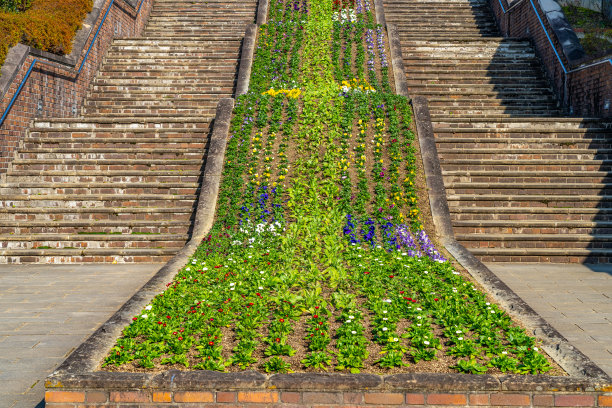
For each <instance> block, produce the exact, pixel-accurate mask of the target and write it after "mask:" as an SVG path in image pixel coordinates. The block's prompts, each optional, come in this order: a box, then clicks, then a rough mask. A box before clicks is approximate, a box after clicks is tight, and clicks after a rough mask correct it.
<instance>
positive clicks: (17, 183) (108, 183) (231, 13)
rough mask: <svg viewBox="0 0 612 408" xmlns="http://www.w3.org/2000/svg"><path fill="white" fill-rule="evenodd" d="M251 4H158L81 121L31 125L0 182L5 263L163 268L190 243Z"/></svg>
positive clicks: (210, 0)
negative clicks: (212, 137)
mask: <svg viewBox="0 0 612 408" xmlns="http://www.w3.org/2000/svg"><path fill="white" fill-rule="evenodd" d="M255 12H256V1H255V0H246V1H240V2H236V1H229V2H228V1H220V0H206V1H204V0H155V4H154V6H153V9H152V11H151V15H150V18H149V22H148V25H147V27H146V29H145V31H144V33H143V35H142V37H140V38H125V39H117V40H115V41H114V42H113V44H112V45H111V47H110V48H109V50H108V51H107V54H106V56H105V59H104V62H103V64H102V67H101V69H100V72H99V73H98V75H97V77H96V78H95V80H94V81H93V83H92V84H91V86H90V89H89V92H88V96H87V98H86V102H85V104H84V107H83V112H82V113H83V116H82V117H80V118H70V119H66V118H64V119H41V120H37V121H36V122H35V123H34V124H33V126H32V127H31V128H30V131H29V134H28V136H27V137H26V139H25V140H24V141H23V142H22V145H21V147H20V149H19V150H18V152H17V154H16V156H15V158H14V160H13V162H12V165H11V167H10V169H9V171H8V172H7V174H6V177H5V179H4V180H3V182H2V183H1V184H0V262H3V263H7V262H8V263H26V262H115V261H116V262H163V261H166V260H168V259H170V258H171V257H172V256H173V255H174V254H175V253H176V252H177V251H178V250H179V249H180V248H182V247H183V245H184V244H185V242H186V240H187V239H188V238H189V234H190V228H191V225H192V221H193V215H194V214H193V213H194V209H195V206H196V205H197V203H196V199H197V196H198V193H199V189H200V182H201V175H202V170H203V167H204V164H205V160H206V149H207V142H208V138H209V130H210V124H211V120H212V119H213V117H214V114H215V109H216V105H217V102H218V101H219V99H220V98H222V97H230V96H232V94H233V90H234V86H235V80H236V73H237V67H238V63H239V57H240V47H241V40H242V38H243V36H244V33H245V30H246V27H247V25H248V24H249V23H253V22H254V19H255Z"/></svg>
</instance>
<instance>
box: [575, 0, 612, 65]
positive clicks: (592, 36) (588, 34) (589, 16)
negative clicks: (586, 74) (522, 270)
mask: <svg viewBox="0 0 612 408" xmlns="http://www.w3.org/2000/svg"><path fill="white" fill-rule="evenodd" d="M563 14H565V16H566V17H567V20H568V21H569V23H570V24H571V25H572V28H573V29H574V31H576V33H578V35H579V37H580V43H581V44H582V46H583V47H584V50H585V52H586V53H587V54H589V55H591V56H592V57H597V56H602V55H605V54H609V53H610V52H612V23H611V22H609V21H607V20H606V19H605V18H604V16H603V14H602V13H600V12H598V11H594V10H589V9H587V8H584V7H579V6H576V5H567V6H563Z"/></svg>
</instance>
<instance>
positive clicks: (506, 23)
mask: <svg viewBox="0 0 612 408" xmlns="http://www.w3.org/2000/svg"><path fill="white" fill-rule="evenodd" d="M501 2H502V3H503V4H504V8H505V10H506V11H507V12H506V13H504V10H502V6H501V5H500V0H489V5H490V7H491V9H492V11H493V14H494V15H495V18H496V20H497V23H498V26H499V28H500V30H501V32H502V33H503V35H504V36H506V37H515V38H524V39H529V40H531V41H532V43H533V44H534V47H535V49H536V53H537V54H538V56H539V57H540V60H541V61H542V63H543V65H544V67H545V69H546V72H547V74H548V77H549V80H550V83H551V85H552V87H553V90H554V91H555V93H556V95H557V96H558V97H559V101H560V103H561V105H562V106H563V107H564V109H566V110H567V112H568V113H570V114H574V115H582V116H596V117H606V118H608V117H612V64H610V63H607V62H606V63H603V64H599V65H597V66H594V67H590V68H585V69H582V70H579V71H576V72H572V71H573V70H576V69H578V68H582V67H584V66H587V65H589V64H590V63H593V62H598V61H591V62H590V63H585V62H584V58H580V59H574V60H572V59H570V58H568V56H567V55H566V53H565V51H564V49H563V46H562V44H561V41H560V40H559V38H558V36H557V33H556V31H555V29H554V28H553V27H552V26H551V24H550V22H549V21H548V20H547V18H546V16H545V13H544V11H543V10H542V8H541V6H540V3H539V1H537V0H534V2H533V4H534V5H535V8H536V9H537V11H538V13H539V15H540V16H541V17H542V22H543V24H544V26H545V27H546V30H547V32H548V34H549V35H550V38H551V40H552V42H553V44H554V49H553V48H552V47H551V45H550V42H549V41H548V38H547V37H546V34H545V33H544V30H542V26H541V25H540V22H539V20H538V17H537V16H536V14H535V13H534V11H533V8H532V6H531V2H530V1H529V0H519V1H517V2H514V3H512V5H511V6H508V2H507V1H506V0H501ZM555 50H556V51H557V53H558V54H559V57H560V58H561V60H562V61H563V64H564V65H565V67H566V69H567V70H568V71H569V72H568V74H565V73H564V71H563V68H562V67H561V64H560V63H559V60H558V58H557V56H556V54H555Z"/></svg>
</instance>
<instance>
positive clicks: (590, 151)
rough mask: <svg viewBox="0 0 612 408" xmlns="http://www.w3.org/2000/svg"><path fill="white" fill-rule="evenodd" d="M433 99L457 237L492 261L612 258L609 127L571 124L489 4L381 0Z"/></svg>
mask: <svg viewBox="0 0 612 408" xmlns="http://www.w3.org/2000/svg"><path fill="white" fill-rule="evenodd" d="M384 6H385V13H386V19H387V22H388V23H391V24H395V25H396V26H397V27H398V32H399V36H400V40H401V44H402V55H403V59H404V69H405V70H406V79H407V83H408V87H409V89H410V94H411V96H416V95H423V96H425V97H426V98H427V99H428V102H429V108H430V112H431V117H432V122H433V126H434V133H435V137H436V145H437V149H438V154H439V158H440V164H441V167H442V173H443V177H444V181H445V185H446V194H447V200H448V204H449V208H450V212H451V218H452V222H453V228H454V231H455V236H456V238H457V240H458V241H459V242H460V243H462V244H463V245H464V246H465V247H467V248H468V249H469V250H470V251H471V252H472V253H474V254H475V255H476V256H477V257H479V258H480V259H481V260H482V261H484V262H595V263H596V262H609V261H610V260H611V259H612V256H611V255H612V176H611V175H610V170H611V169H612V155H611V153H612V143H611V140H612V139H611V136H612V130H611V129H610V126H609V124H608V123H604V122H603V121H602V120H598V119H595V118H576V117H566V116H563V115H562V112H561V111H560V109H559V108H558V104H557V99H556V97H555V95H554V94H553V93H552V90H551V88H550V87H549V85H548V82H547V78H546V76H545V74H544V72H543V70H542V65H541V63H540V61H539V60H538V58H537V57H536V55H535V51H534V49H533V47H532V46H531V45H530V43H529V42H528V41H523V40H518V39H512V38H502V37H500V34H499V32H498V29H497V26H496V24H495V19H494V17H493V15H492V13H491V12H490V10H489V8H488V5H487V4H486V2H485V1H482V0H450V1H449V0H444V1H439V0H410V1H409V0H384Z"/></svg>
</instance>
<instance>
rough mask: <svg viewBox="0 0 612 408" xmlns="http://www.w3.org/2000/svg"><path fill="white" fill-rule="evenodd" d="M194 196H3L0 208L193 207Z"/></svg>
mask: <svg viewBox="0 0 612 408" xmlns="http://www.w3.org/2000/svg"><path fill="white" fill-rule="evenodd" d="M196 198H197V197H196V195H194V194H183V195H178V194H95V195H83V194H59V195H50V194H45V195H24V194H12V195H3V196H2V200H1V201H0V208H2V207H4V208H14V207H49V208H53V207H64V206H71V207H74V208H81V207H82V208H97V207H155V208H157V207H192V206H193V203H194V201H195V200H196Z"/></svg>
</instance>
